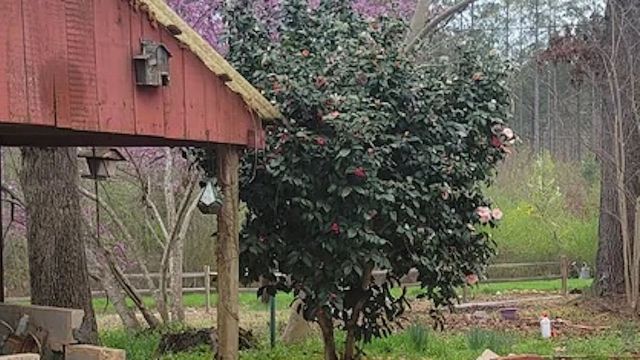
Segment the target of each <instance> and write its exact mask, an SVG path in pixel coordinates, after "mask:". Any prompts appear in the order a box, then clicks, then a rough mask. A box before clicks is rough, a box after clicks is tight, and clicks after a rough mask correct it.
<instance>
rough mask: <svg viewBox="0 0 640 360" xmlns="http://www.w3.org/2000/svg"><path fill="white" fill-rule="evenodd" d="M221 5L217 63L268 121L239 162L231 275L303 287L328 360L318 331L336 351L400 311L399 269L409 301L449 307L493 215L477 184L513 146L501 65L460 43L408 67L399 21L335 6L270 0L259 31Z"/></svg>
mask: <svg viewBox="0 0 640 360" xmlns="http://www.w3.org/2000/svg"><path fill="white" fill-rule="evenodd" d="M225 15H226V20H227V26H228V32H229V34H228V39H227V44H228V47H229V55H228V57H229V59H230V61H231V62H232V63H233V64H234V65H235V66H236V67H237V68H238V69H239V71H241V72H242V73H243V74H244V75H245V76H247V77H248V78H249V80H250V81H251V82H252V83H253V84H256V85H257V86H258V87H260V88H262V89H264V91H265V93H266V95H267V96H268V97H269V98H271V99H275V100H276V101H277V103H278V104H279V105H280V109H281V111H282V113H283V116H284V120H283V122H282V124H277V125H271V126H269V128H268V135H269V136H268V140H267V147H266V149H265V150H264V152H260V153H254V152H249V153H247V156H246V158H245V162H244V169H243V170H244V180H243V182H242V188H241V197H242V200H243V201H244V202H245V203H246V204H247V208H248V217H247V221H246V224H245V227H244V232H243V237H242V241H241V263H242V269H243V273H244V275H245V276H246V277H247V278H248V279H251V280H257V279H258V278H259V277H260V276H266V277H269V278H271V280H272V281H273V283H272V285H270V286H267V287H265V288H263V289H262V291H267V292H269V293H271V294H274V293H275V291H277V290H290V289H293V290H294V291H296V293H299V294H304V297H303V305H302V307H301V308H300V309H299V310H300V311H301V313H302V314H304V317H305V318H306V319H307V320H310V321H317V322H318V324H319V325H320V328H321V330H322V335H323V340H324V344H325V358H326V359H337V358H338V351H337V349H336V341H335V338H334V326H340V327H342V328H343V329H344V331H345V332H346V343H345V347H344V350H343V351H342V352H341V354H342V358H343V359H353V358H355V357H356V356H357V344H358V343H359V342H360V341H365V342H366V341H369V340H371V339H372V338H373V337H379V336H384V335H386V334H388V333H389V332H390V331H391V330H392V328H393V325H392V324H394V320H396V319H398V317H399V316H400V315H401V314H402V313H403V311H404V309H405V306H406V305H407V302H406V299H405V296H404V294H402V295H400V296H394V295H393V294H392V292H391V287H392V284H393V282H394V280H393V279H397V278H398V277H400V276H402V275H403V274H406V273H407V272H408V270H409V269H411V268H416V269H418V270H419V273H420V276H419V280H420V282H421V285H422V288H423V295H424V296H426V297H428V298H429V299H431V300H433V301H434V303H435V304H436V305H437V306H446V305H450V304H452V301H453V299H455V298H456V293H455V288H456V287H457V286H460V285H462V284H463V283H464V282H465V281H466V279H467V278H469V279H473V278H475V274H478V273H481V272H482V270H483V268H484V266H485V265H486V264H487V262H488V260H489V259H490V257H491V255H492V254H493V246H492V242H491V240H490V239H489V237H488V235H487V233H486V232H485V231H484V230H485V227H484V226H485V225H486V226H493V225H495V222H496V221H497V220H499V218H500V217H501V216H502V214H501V213H500V211H499V210H497V209H494V210H491V204H490V201H489V199H487V198H486V197H485V196H484V195H483V189H484V188H485V187H486V186H487V185H488V184H489V183H490V181H491V178H492V175H493V173H494V170H495V167H496V165H497V163H498V162H499V161H500V160H501V159H503V157H504V156H505V154H506V153H507V152H508V146H509V145H510V144H511V143H512V142H513V141H514V135H513V133H512V132H511V130H510V129H509V128H507V127H506V125H505V120H506V118H507V111H508V107H509V106H508V105H509V102H508V95H507V89H506V88H505V80H506V75H507V68H506V66H505V64H504V63H503V62H502V61H501V60H500V59H499V58H498V57H497V56H496V55H495V54H493V53H492V52H490V51H482V50H480V49H474V48H473V47H472V46H467V45H463V46H461V47H459V48H458V50H457V52H456V53H455V54H452V56H451V57H450V58H447V59H444V58H443V59H436V60H434V61H432V62H431V63H429V64H423V65H417V64H416V63H415V62H414V61H412V59H411V57H410V56H409V55H407V54H405V53H404V52H403V46H402V43H403V37H404V36H405V35H406V32H407V28H406V26H405V24H404V23H403V22H402V21H401V20H398V19H394V18H392V17H385V18H378V19H367V18H364V17H361V16H360V15H358V14H357V13H356V12H354V10H353V8H352V7H351V6H350V4H348V3H346V2H342V1H322V2H320V4H319V5H318V7H316V8H313V9H310V8H309V7H308V4H307V2H306V1H302V0H288V1H284V2H283V4H282V5H281V10H280V11H279V15H280V24H279V25H278V26H277V29H275V30H274V28H273V25H272V24H271V25H269V24H266V25H265V23H264V22H261V21H260V20H259V18H260V17H259V16H257V15H256V14H255V13H254V8H252V7H249V6H246V4H243V2H239V3H236V4H235V6H232V7H229V8H227V9H226V13H225ZM274 34H275V35H274ZM274 38H277V41H274ZM377 269H380V270H386V271H387V274H388V275H387V278H386V280H385V281H383V282H382V283H376V282H374V281H373V277H372V272H373V271H374V270H377ZM279 273H284V274H288V275H289V279H287V281H285V280H284V279H282V278H278V277H277V276H276V274H279Z"/></svg>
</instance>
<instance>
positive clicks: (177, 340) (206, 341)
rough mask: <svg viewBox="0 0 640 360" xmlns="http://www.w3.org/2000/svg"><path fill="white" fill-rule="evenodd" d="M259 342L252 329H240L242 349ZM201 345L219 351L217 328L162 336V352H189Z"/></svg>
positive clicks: (160, 347)
mask: <svg viewBox="0 0 640 360" xmlns="http://www.w3.org/2000/svg"><path fill="white" fill-rule="evenodd" d="M257 344H258V342H257V341H256V339H255V338H254V336H253V334H252V333H251V331H247V330H244V329H240V344H239V346H240V350H246V349H251V348H254V347H256V346H257ZM201 345H206V346H210V347H211V349H212V351H213V353H217V351H218V334H217V330H216V329H215V328H210V329H198V330H195V329H190V330H185V331H182V332H179V333H169V334H164V335H162V337H161V338H160V344H159V345H158V352H159V353H160V354H163V355H164V354H170V353H180V352H187V351H190V350H193V349H194V348H197V347H199V346H201Z"/></svg>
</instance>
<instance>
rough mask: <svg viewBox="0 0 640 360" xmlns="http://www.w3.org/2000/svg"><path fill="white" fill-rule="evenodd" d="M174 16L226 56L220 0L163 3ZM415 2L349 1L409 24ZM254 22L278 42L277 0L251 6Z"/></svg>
mask: <svg viewBox="0 0 640 360" xmlns="http://www.w3.org/2000/svg"><path fill="white" fill-rule="evenodd" d="M321 1H322V0H308V4H309V9H317V8H318V6H320V3H321ZM167 2H168V4H169V5H170V6H171V7H172V8H173V9H174V10H175V11H176V13H177V14H178V15H180V16H182V18H183V19H184V20H185V21H186V22H187V23H188V24H189V25H191V26H192V27H193V28H194V29H195V30H196V31H197V32H198V33H199V34H200V35H201V36H202V37H203V38H204V39H205V40H207V41H208V42H209V43H210V44H211V45H213V47H214V48H216V49H217V50H218V51H219V52H220V53H222V54H226V53H227V51H228V48H229V47H228V44H226V43H225V42H224V41H222V40H221V39H223V35H224V33H225V31H226V29H225V23H224V19H223V18H222V16H221V14H220V10H221V7H222V6H223V4H224V3H223V1H222V0H167ZM416 2H417V0H392V1H389V0H352V7H353V9H354V10H355V11H356V12H358V13H359V14H362V15H363V16H367V17H372V18H375V17H380V16H394V17H400V18H402V19H405V20H409V18H410V17H411V15H412V14H413V11H414V9H415V6H416ZM252 4H253V6H254V11H255V14H256V16H257V18H258V19H259V20H260V21H262V23H264V24H265V26H266V27H267V29H268V30H269V35H270V37H271V40H273V41H278V40H279V32H278V28H279V25H280V16H279V13H280V12H281V10H282V1H281V0H258V1H254V2H253V3H252Z"/></svg>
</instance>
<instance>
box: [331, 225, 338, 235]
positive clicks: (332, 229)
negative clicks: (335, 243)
mask: <svg viewBox="0 0 640 360" xmlns="http://www.w3.org/2000/svg"><path fill="white" fill-rule="evenodd" d="M331 232H332V233H333V234H334V235H340V224H338V223H335V222H334V223H333V224H331Z"/></svg>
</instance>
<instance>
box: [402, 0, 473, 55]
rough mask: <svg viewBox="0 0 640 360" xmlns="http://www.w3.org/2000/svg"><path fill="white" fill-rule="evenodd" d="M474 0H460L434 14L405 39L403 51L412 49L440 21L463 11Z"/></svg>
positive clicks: (431, 31)
mask: <svg viewBox="0 0 640 360" xmlns="http://www.w3.org/2000/svg"><path fill="white" fill-rule="evenodd" d="M475 1H476V0H463V1H462V2H460V3H458V4H456V5H453V6H451V7H449V8H448V9H446V10H444V11H443V12H441V13H439V14H438V15H436V16H434V17H433V18H432V19H431V20H429V22H427V24H426V25H425V26H424V27H423V28H422V30H420V31H419V32H418V34H417V35H415V36H414V37H413V38H410V39H407V45H406V46H405V48H404V51H405V52H409V51H411V50H413V48H414V47H415V46H416V45H417V44H418V43H419V42H420V41H421V40H422V39H423V38H425V37H427V36H428V35H430V34H431V33H433V32H434V31H435V30H436V29H437V28H438V27H439V26H440V25H441V24H442V23H444V22H446V21H447V20H449V18H451V17H452V16H453V15H455V14H457V13H459V12H461V11H464V10H465V9H466V8H467V7H468V6H469V5H471V4H472V3H474V2H475Z"/></svg>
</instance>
